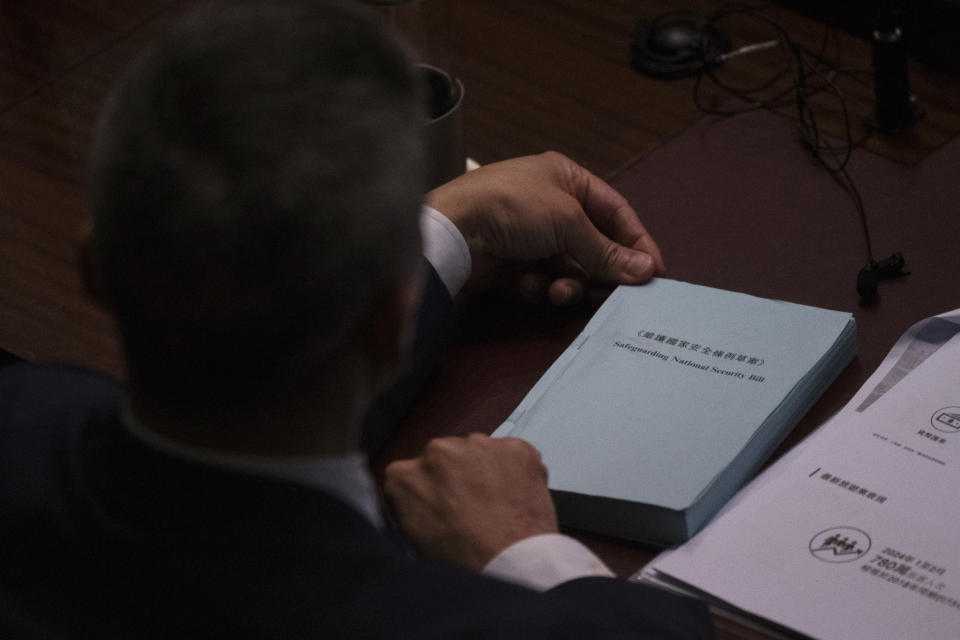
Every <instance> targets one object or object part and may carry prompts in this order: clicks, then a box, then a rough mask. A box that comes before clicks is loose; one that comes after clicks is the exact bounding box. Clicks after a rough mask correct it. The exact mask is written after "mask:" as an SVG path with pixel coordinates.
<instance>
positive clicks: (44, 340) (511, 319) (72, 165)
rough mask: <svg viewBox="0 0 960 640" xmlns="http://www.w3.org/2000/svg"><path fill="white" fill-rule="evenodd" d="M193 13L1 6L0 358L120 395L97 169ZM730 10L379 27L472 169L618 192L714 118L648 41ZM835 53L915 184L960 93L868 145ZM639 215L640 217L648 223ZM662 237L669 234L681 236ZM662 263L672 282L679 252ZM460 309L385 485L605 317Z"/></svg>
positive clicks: (484, 428) (802, 22)
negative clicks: (437, 93) (100, 274)
mask: <svg viewBox="0 0 960 640" xmlns="http://www.w3.org/2000/svg"><path fill="white" fill-rule="evenodd" d="M191 4H194V2H192V1H190V0H85V1H83V2H81V1H80V0H31V1H30V2H23V1H21V0H0V349H3V350H5V351H8V352H10V353H13V354H15V355H17V356H19V357H22V358H27V359H33V360H57V361H67V362H74V363H79V364H83V365H86V366H90V367H94V368H97V369H101V370H104V371H107V372H110V373H113V374H115V375H117V376H120V377H122V376H123V367H122V362H121V359H120V355H119V350H118V348H117V345H116V341H115V339H114V336H113V328H112V326H111V323H110V321H109V319H108V317H107V316H106V315H105V314H104V313H103V312H102V311H100V310H98V309H97V308H96V307H95V306H94V305H93V304H92V303H91V302H90V301H89V300H88V298H87V297H86V295H85V294H84V292H83V288H82V286H81V283H80V281H79V278H78V276H77V270H76V263H77V246H78V243H77V239H78V233H79V229H80V226H81V224H82V219H83V216H84V210H85V209H84V207H85V204H84V181H85V171H86V157H87V150H88V145H89V143H90V140H91V135H92V131H93V128H94V125H95V121H96V116H97V113H98V110H99V108H100V106H101V104H102V102H103V99H104V97H105V96H106V93H107V91H108V89H109V87H110V85H111V84H112V82H113V81H114V80H115V79H116V77H117V75H118V74H119V73H120V72H121V70H122V69H123V68H124V66H125V65H126V64H127V63H128V62H129V61H130V60H131V58H132V57H133V56H134V55H135V54H136V52H137V51H138V50H139V49H140V47H141V46H142V45H143V43H144V42H145V41H146V40H147V39H148V38H149V37H150V35H151V34H152V33H153V32H154V31H155V30H156V29H157V28H158V27H159V26H161V25H162V24H163V23H164V22H165V21H167V20H169V19H170V18H172V17H173V16H176V15H177V14H178V13H179V12H181V11H182V10H183V9H184V7H186V6H189V5H191ZM718 6H719V3H717V2H708V1H706V0H690V1H689V2H685V3H683V5H682V6H681V5H678V4H677V3H672V2H667V1H666V0H650V1H642V2H638V1H628V0H552V1H544V2H516V1H515V0H484V1H482V2H476V1H474V2H453V1H451V0H425V1H424V2H421V3H415V4H413V5H408V6H405V7H402V8H397V9H392V10H382V15H383V18H384V19H385V20H389V21H391V22H392V23H394V24H395V25H396V26H397V28H398V29H400V30H401V31H403V32H404V33H406V34H407V35H408V37H409V39H410V40H411V41H412V42H413V43H414V44H415V45H416V46H417V47H418V48H419V50H420V51H421V52H422V56H423V58H424V59H425V60H427V61H429V62H432V63H435V64H437V65H439V66H442V67H444V68H446V69H448V70H450V71H452V72H453V73H455V74H456V75H457V76H458V77H459V78H460V79H461V80H462V82H463V84H464V86H465V88H466V102H465V106H464V109H465V111H464V122H465V140H466V150H467V154H468V155H469V156H470V157H472V158H474V159H476V160H477V161H479V162H481V163H490V162H494V161H497V160H501V159H505V158H508V157H512V156H516V155H522V154H528V153H536V152H540V151H544V150H547V149H555V150H557V151H560V152H563V153H565V154H567V155H569V156H570V157H571V158H573V159H575V160H576V161H578V162H580V163H582V164H583V165H585V166H586V167H587V168H589V169H590V170H592V171H593V172H594V173H596V174H598V175H601V176H604V177H607V178H611V179H613V180H614V181H615V182H616V180H617V179H618V176H620V179H621V181H623V180H624V177H623V176H624V175H625V174H624V170H625V168H627V167H636V166H637V162H638V161H640V159H642V158H643V157H645V156H646V155H648V154H650V153H651V152H652V151H654V150H655V149H657V148H659V147H662V146H663V145H664V144H665V143H667V142H668V141H670V140H671V139H672V138H674V137H675V136H677V135H678V134H680V133H681V132H682V131H684V130H686V129H687V128H688V127H690V126H691V125H692V124H693V123H695V122H696V121H698V119H699V118H701V114H700V112H699V111H698V109H697V107H696V106H695V104H694V102H693V100H692V98H691V95H692V90H693V87H694V80H693V79H682V80H673V81H661V80H654V79H650V78H645V77H643V76H641V75H639V74H637V73H636V72H634V71H633V70H631V68H630V66H629V64H628V40H629V37H630V34H631V31H632V30H633V28H634V25H635V23H636V21H637V20H638V19H639V18H649V17H652V16H655V15H658V14H660V13H662V12H664V11H668V10H676V9H678V8H684V9H694V10H698V11H704V12H708V11H712V10H715V9H716V8H717V7H718ZM764 15H765V16H766V17H768V18H770V19H772V20H774V21H776V22H777V23H779V24H781V25H783V27H784V28H785V29H787V31H788V32H789V33H790V35H791V38H793V39H795V40H797V41H798V42H801V43H803V44H805V45H806V46H807V47H809V48H810V49H811V50H817V48H818V47H819V46H820V44H821V42H822V38H823V36H824V26H823V25H822V24H818V23H816V22H813V21H810V20H808V19H805V18H802V17H799V16H797V15H796V14H793V13H791V12H789V11H786V10H784V9H780V8H776V7H771V8H768V9H766V10H765V12H764ZM725 26H726V28H728V29H729V30H730V32H731V35H732V38H733V41H734V43H735V45H740V44H747V43H750V42H756V41H761V40H767V39H770V38H772V37H774V35H772V34H771V32H770V30H769V28H768V27H767V26H766V24H765V23H764V22H763V21H759V20H756V19H753V18H749V17H743V16H741V17H734V18H731V19H730V20H729V21H727V22H726V23H725ZM828 53H829V55H830V56H833V59H834V62H835V63H836V64H837V65H838V66H841V67H842V68H843V69H844V70H846V71H849V73H843V74H840V75H838V76H832V78H833V80H834V81H835V82H836V83H837V84H838V85H839V86H840V87H841V88H842V90H843V91H844V94H845V96H846V97H847V105H848V107H849V109H850V111H851V114H852V118H851V121H852V122H853V131H852V134H853V137H854V138H855V139H856V140H858V141H862V144H863V146H864V147H865V148H866V149H867V150H868V151H869V152H871V153H875V154H879V155H881V156H883V157H885V158H889V159H892V160H893V161H895V162H898V163H902V164H903V165H904V166H908V165H916V164H917V163H922V162H923V159H924V158H925V157H926V156H927V155H928V154H930V153H931V152H933V151H934V150H935V149H937V148H938V147H940V146H941V145H943V144H944V143H945V142H946V141H948V140H949V139H950V138H952V137H953V136H954V135H955V134H956V133H957V132H958V131H960V116H958V114H960V109H958V107H960V83H958V82H957V81H956V80H954V79H952V78H949V77H945V76H942V75H940V74H937V73H934V72H931V71H929V70H927V69H925V68H923V67H921V66H918V65H914V66H912V68H911V70H912V74H913V75H912V86H913V89H914V91H915V93H916V94H917V95H918V96H919V98H920V101H921V102H922V104H923V106H924V108H925V110H926V113H927V115H926V117H925V118H924V120H923V121H921V123H920V124H919V125H918V126H916V127H915V128H914V129H912V130H911V131H910V132H908V133H907V134H905V135H903V136H900V137H897V138H885V137H883V136H877V135H873V136H867V135H866V131H865V130H864V128H863V126H862V124H861V121H862V118H863V116H865V115H866V114H868V113H869V112H870V110H871V108H872V93H871V92H872V89H871V80H870V76H869V73H865V72H864V71H865V70H868V69H869V60H870V57H869V47H868V46H867V44H866V43H864V42H862V41H859V40H856V39H854V38H851V37H848V36H844V35H836V34H834V35H833V36H831V39H830V41H829V48H828ZM782 64H783V62H782V58H779V57H777V56H775V55H773V54H758V55H756V56H749V57H744V58H741V59H739V60H738V61H736V63H731V64H729V65H727V67H725V68H724V69H721V70H720V74H721V76H722V77H723V79H724V80H725V81H728V82H731V83H735V84H737V86H749V85H751V84H756V83H757V82H760V81H762V80H763V79H765V78H767V77H770V76H771V74H774V73H776V72H777V70H778V69H779V68H780V67H781V66H782ZM776 89H777V87H776V86H775V87H774V89H773V90H776ZM704 98H705V101H706V102H707V103H709V104H713V105H717V104H723V100H724V99H725V96H723V95H721V94H720V93H718V92H716V91H715V90H714V89H712V88H711V87H710V86H709V85H705V93H704ZM826 98H829V96H825V99H823V101H822V104H821V105H820V107H819V108H820V109H821V110H822V114H823V126H824V130H825V131H827V132H829V133H833V134H839V133H840V132H841V127H840V122H841V119H840V111H839V108H838V107H837V104H836V102H835V101H831V100H830V99H826ZM635 192H636V193H642V189H641V190H635ZM634 204H635V205H636V206H637V207H638V209H639V210H640V212H641V215H644V214H645V212H644V210H643V206H642V204H643V203H639V202H634ZM658 206H662V203H661V205H658ZM653 217H654V218H656V220H657V222H658V225H660V228H662V229H664V230H665V231H668V230H669V229H670V228H671V227H670V225H674V226H676V225H679V224H682V221H679V220H677V221H673V222H670V220H669V216H662V215H661V216H659V217H657V216H653ZM674 236H675V234H671V233H665V236H664V237H668V238H672V237H674ZM662 248H663V250H664V252H665V254H666V256H667V259H668V262H669V260H670V256H671V253H676V252H678V251H680V248H679V247H676V246H670V245H663V246H662ZM763 267H764V266H763V265H758V266H757V268H763ZM698 268H699V272H698ZM710 269H711V266H710V265H709V264H707V263H706V262H705V263H704V264H702V265H700V266H699V267H697V265H696V264H693V265H691V266H689V267H688V268H687V271H685V272H684V274H683V275H684V276H685V277H687V278H689V279H691V280H697V281H701V282H710V277H709V276H710ZM953 275H954V276H955V274H953ZM462 308H463V311H464V313H463V328H462V331H461V337H460V339H459V340H458V343H457V345H456V346H455V348H454V349H453V351H452V353H451V354H450V355H449V357H448V358H447V359H446V360H445V362H444V363H443V365H442V367H441V368H440V370H439V371H438V373H437V375H435V376H434V377H433V379H432V380H431V381H430V383H429V384H428V387H427V388H426V389H425V391H424V393H423V394H422V395H421V397H420V399H419V400H418V402H417V404H416V405H415V406H414V409H413V411H412V413H411V415H410V416H409V417H408V418H407V419H406V420H405V421H404V424H403V425H402V426H401V429H400V431H399V433H398V435H397V437H396V438H395V439H394V441H393V442H392V443H391V444H390V445H389V446H388V448H387V450H386V452H385V453H384V454H383V455H382V456H380V457H379V458H378V459H377V460H376V461H375V463H376V464H375V466H376V467H377V468H382V466H383V464H384V463H385V462H386V461H387V460H389V459H392V458H395V457H399V456H407V455H415V454H416V453H417V452H418V450H419V448H420V447H421V446H422V445H423V443H424V442H426V441H427V440H428V439H429V438H431V437H434V436H437V435H447V434H465V433H469V432H472V431H481V432H490V431H492V430H493V429H494V428H495V427H496V426H497V425H498V424H499V423H500V421H502V420H503V419H504V418H505V417H506V416H507V415H508V414H509V412H510V411H511V410H512V409H513V407H514V406H515V405H516V404H517V403H518V402H519V401H520V399H521V398H522V397H523V395H524V394H525V393H526V392H527V390H529V388H530V386H531V385H532V384H533V382H534V381H535V380H536V379H537V377H538V376H539V375H540V374H541V373H543V371H545V370H546V368H547V367H548V366H549V364H550V363H551V362H552V360H553V358H555V357H556V356H557V355H558V354H559V353H560V351H561V350H562V349H563V347H564V346H565V345H566V344H567V343H568V342H569V340H570V339H571V338H572V337H573V336H575V335H576V333H577V332H578V331H579V329H580V328H581V327H582V324H583V323H584V322H585V320H586V319H587V318H588V317H589V314H590V311H591V310H592V308H594V307H592V306H591V305H589V304H588V305H584V306H583V307H580V308H577V309H572V310H565V311H562V312H557V311H553V310H549V309H543V308H538V307H524V306H517V305H514V304H508V303H505V302H503V301H499V300H492V299H482V300H465V301H462ZM943 310H946V309H943ZM904 328H906V327H904ZM884 339H886V336H884ZM886 346H887V347H888V346H889V345H886ZM872 349H873V352H879V351H880V350H881V348H880V347H879V346H874V347H872ZM883 350H885V348H883ZM881 355H882V354H881ZM872 357H873V358H874V359H876V355H875V354H874V355H873V356H872ZM871 362H872V361H871ZM868 373H869V370H867V368H866V367H865V366H861V368H860V370H858V371H856V372H855V374H853V377H852V378H850V380H848V382H847V384H846V385H845V386H844V387H842V388H841V389H839V390H837V391H834V392H828V396H827V399H826V403H821V405H818V408H817V409H815V411H814V415H813V417H812V418H810V419H808V420H807V421H805V422H804V424H802V425H801V427H800V431H799V432H798V433H799V434H802V433H803V432H804V431H809V430H810V429H812V428H813V427H814V426H815V424H814V422H815V420H816V419H818V418H820V417H822V416H823V415H824V414H825V413H826V412H827V411H828V410H829V409H830V408H831V407H832V406H833V405H838V404H841V403H842V401H843V400H844V399H845V397H844V396H845V394H847V393H848V391H849V389H848V388H847V387H853V388H855V384H856V382H857V380H862V378H863V377H865V376H866V375H867V374H868ZM797 437H799V435H798V436H797ZM791 442H792V440H791ZM578 535H580V536H581V537H582V539H583V540H584V541H585V542H586V543H587V544H588V545H590V546H591V547H592V548H594V549H595V550H596V551H597V552H598V553H599V554H600V555H601V556H602V557H603V558H604V559H605V560H606V561H607V562H608V563H609V564H610V565H611V566H612V567H613V568H614V569H615V570H616V571H617V572H618V573H620V574H621V575H626V574H629V573H632V572H633V571H635V570H636V569H637V568H638V567H639V566H640V565H642V564H643V563H644V562H645V561H647V560H648V559H649V558H650V557H652V555H653V553H655V550H654V549H652V548H650V547H646V546H644V545H639V544H634V543H628V542H624V541H619V540H612V539H607V538H602V537H599V536H592V535H587V534H578ZM718 628H719V629H720V635H721V636H722V637H753V635H754V632H752V631H750V630H746V629H743V628H740V627H738V626H736V625H733V626H731V625H730V624H729V623H726V622H723V621H721V620H718Z"/></svg>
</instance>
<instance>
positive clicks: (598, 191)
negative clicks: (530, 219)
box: [573, 165, 666, 274]
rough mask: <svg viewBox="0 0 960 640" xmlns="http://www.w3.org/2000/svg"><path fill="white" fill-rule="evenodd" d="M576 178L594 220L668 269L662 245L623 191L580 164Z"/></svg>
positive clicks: (579, 196)
mask: <svg viewBox="0 0 960 640" xmlns="http://www.w3.org/2000/svg"><path fill="white" fill-rule="evenodd" d="M574 166H575V167H576V169H577V171H575V175H574V177H573V180H574V181H575V183H576V184H575V187H574V193H575V194H576V196H577V199H578V200H579V202H580V204H581V205H582V206H583V210H584V212H585V213H586V215H587V217H588V218H589V219H590V221H591V222H593V224H594V225H595V226H596V227H597V228H598V229H599V230H600V231H601V232H602V233H604V234H606V235H607V236H608V237H609V238H611V239H612V240H614V241H615V242H617V243H619V244H621V245H623V246H626V247H630V248H632V249H635V250H638V251H641V252H643V253H646V254H647V255H649V256H650V257H651V258H653V262H654V267H655V272H656V273H659V274H662V273H665V272H666V265H665V264H664V262H663V256H662V255H661V253H660V248H659V247H658V246H657V243H656V241H654V239H653V236H651V235H650V234H649V233H648V232H647V230H646V228H645V227H644V226H643V223H642V222H640V217H639V216H638V215H637V212H636V211H634V209H633V207H631V206H630V203H629V202H627V200H626V198H624V197H623V196H622V195H620V193H619V192H618V191H617V190H616V189H614V188H613V187H611V186H610V185H609V184H607V183H606V182H605V181H604V180H601V179H600V178H598V177H597V176H595V175H593V174H592V173H590V172H589V171H588V170H586V169H584V168H583V167H581V166H579V165H574Z"/></svg>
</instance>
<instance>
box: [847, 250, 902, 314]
mask: <svg viewBox="0 0 960 640" xmlns="http://www.w3.org/2000/svg"><path fill="white" fill-rule="evenodd" d="M908 275H910V272H909V271H908V270H907V265H906V263H905V262H904V260H903V254H901V253H894V254H893V255H891V256H889V257H887V258H884V259H883V260H881V261H880V262H874V261H872V260H871V261H870V263H869V264H867V266H865V267H864V268H863V269H860V273H858V274H857V293H858V294H860V304H861V305H862V306H866V305H869V304H871V303H872V302H873V301H874V300H875V299H876V297H877V287H878V286H879V284H880V281H881V280H892V279H894V278H900V277H903V276H908Z"/></svg>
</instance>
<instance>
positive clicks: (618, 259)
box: [563, 216, 662, 284]
mask: <svg viewBox="0 0 960 640" xmlns="http://www.w3.org/2000/svg"><path fill="white" fill-rule="evenodd" d="M574 220H575V222H574V223H573V224H570V225H568V226H567V227H566V228H565V233H566V237H565V238H564V239H563V242H564V245H565V247H566V249H567V251H569V252H570V255H571V256H572V257H573V259H574V260H576V261H577V262H578V263H580V264H581V265H583V267H584V269H586V270H587V272H588V273H589V274H590V275H591V276H593V277H595V278H599V279H600V280H603V281H605V282H610V283H615V284H640V283H642V282H646V281H647V280H649V279H650V278H652V277H653V276H654V275H655V274H656V273H657V272H658V270H659V266H660V265H658V263H657V259H658V257H659V253H658V254H657V255H656V256H653V255H651V254H649V253H646V252H645V251H638V250H637V249H633V248H630V247H627V246H624V245H622V244H619V243H617V242H614V241H613V240H611V239H610V238H608V237H607V236H605V235H604V234H603V233H601V232H600V231H599V230H598V229H597V228H596V227H594V226H593V224H592V223H591V222H590V220H589V219H587V218H586V217H585V216H580V217H578V218H575V219H574ZM660 263H661V264H662V259H661V260H660Z"/></svg>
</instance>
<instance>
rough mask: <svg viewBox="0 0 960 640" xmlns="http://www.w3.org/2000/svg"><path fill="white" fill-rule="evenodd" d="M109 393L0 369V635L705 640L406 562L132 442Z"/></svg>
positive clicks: (240, 479) (234, 479) (65, 374)
mask: <svg viewBox="0 0 960 640" xmlns="http://www.w3.org/2000/svg"><path fill="white" fill-rule="evenodd" d="M123 394H124V391H123V388H122V387H121V386H120V385H118V384H117V383H116V382H113V381H111V380H109V379H106V378H104V377H101V376H98V375H96V374H92V373H89V372H86V371H82V370H78V369H71V368H67V367H59V366H38V365H14V366H13V367H8V368H7V369H5V370H3V371H0V637H2V638H23V637H44V638H60V637H70V638H73V637H90V638H182V637H224V638H238V637H260V638H299V637H304V638H306V637H310V638H316V637H327V638H382V637H401V638H421V637H436V638H450V637H461V636H464V637H478V638H483V637H493V638H501V637H503V638H514V637H515V638H539V637H570V638H603V637H657V638H660V637H707V636H709V635H710V626H709V620H708V618H707V615H706V610H705V607H704V606H703V605H702V604H701V603H698V602H694V601H690V600H686V599H681V598H678V597H676V596H672V595H669V594H667V593H664V592H661V591H658V590H655V589H652V588H649V587H642V586H638V585H632V584H627V583H625V582H622V581H618V580H610V579H600V578H591V579H582V580H575V581H572V582H569V583H566V584H564V585H561V586H560V587H557V588H556V589H553V590H552V591H550V592H547V593H545V594H537V593H534V592H531V591H527V590H525V589H522V588H519V587H515V586H512V585H508V584H505V583H501V582H497V581H494V580H490V579H486V578H483V577H480V576H476V575H472V574H468V573H466V572H462V571H459V570H456V569H454V568H451V567H445V566H441V565H436V564H432V563H428V562H424V561H420V560H417V559H415V558H413V557H411V556H410V555H409V554H408V553H407V552H405V551H404V550H403V549H402V548H400V547H398V546H397V545H396V544H395V543H394V542H393V541H392V540H391V539H390V538H389V537H388V536H384V535H382V534H381V533H380V532H379V531H378V530H376V529H375V528H374V527H373V526H372V525H370V524H369V523H368V522H367V521H366V520H365V519H364V518H363V517H362V516H360V515H359V514H357V513H356V512H355V511H353V510H352V509H351V508H350V507H349V506H347V505H346V504H344V503H342V502H341V501H339V500H338V499H336V498H334V497H332V496H330V495H327V494H324V493H323V492H320V491H315V490H311V489H307V488H305V487H301V486H298V485H295V484H290V483H285V482H281V481H274V480H268V479H264V478H260V477H255V476H250V475H245V474H242V473H237V472H231V471H225V470H221V469H215V468H212V467H209V466H205V465H202V464H198V463H194V462H190V461H186V460H181V459H178V458H175V457H171V456H168V455H166V454H164V453H161V452H159V451H156V450H154V449H152V448H150V447H148V446H145V445H143V444H142V443H140V442H139V441H137V440H136V439H135V438H133V437H132V436H130V435H129V434H128V433H127V432H126V431H125V430H124V429H123V428H122V426H121V425H120V422H119V418H118V411H117V405H118V402H119V400H120V399H121V398H122V397H123Z"/></svg>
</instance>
